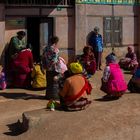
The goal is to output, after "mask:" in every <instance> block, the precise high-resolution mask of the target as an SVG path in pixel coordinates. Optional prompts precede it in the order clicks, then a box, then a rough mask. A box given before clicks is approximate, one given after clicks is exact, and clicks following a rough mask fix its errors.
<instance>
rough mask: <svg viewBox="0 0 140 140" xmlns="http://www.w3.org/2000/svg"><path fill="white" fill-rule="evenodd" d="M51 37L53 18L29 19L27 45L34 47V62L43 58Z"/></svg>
mask: <svg viewBox="0 0 140 140" xmlns="http://www.w3.org/2000/svg"><path fill="white" fill-rule="evenodd" d="M51 36H53V18H43V17H42V18H40V17H29V18H27V43H28V44H30V45H31V47H32V52H33V57H34V61H36V60H37V59H38V58H39V57H40V56H41V54H42V51H43V49H44V47H45V46H46V45H48V41H49V38H50V37H51Z"/></svg>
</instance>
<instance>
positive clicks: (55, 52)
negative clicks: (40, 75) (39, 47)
mask: <svg viewBox="0 0 140 140" xmlns="http://www.w3.org/2000/svg"><path fill="white" fill-rule="evenodd" d="M42 59H43V66H44V68H46V69H47V71H56V72H58V73H61V66H60V62H59V49H58V48H57V46H53V45H52V46H47V47H46V48H45V50H44V52H43V58H42Z"/></svg>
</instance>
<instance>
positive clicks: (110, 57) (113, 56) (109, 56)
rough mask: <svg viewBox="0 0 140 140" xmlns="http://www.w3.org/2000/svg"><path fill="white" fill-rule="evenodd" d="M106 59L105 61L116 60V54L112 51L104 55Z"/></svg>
mask: <svg viewBox="0 0 140 140" xmlns="http://www.w3.org/2000/svg"><path fill="white" fill-rule="evenodd" d="M106 61H107V63H112V62H116V56H115V54H114V53H111V54H109V55H108V56H107V57H106Z"/></svg>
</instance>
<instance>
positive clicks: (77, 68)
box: [59, 63, 92, 111]
mask: <svg viewBox="0 0 140 140" xmlns="http://www.w3.org/2000/svg"><path fill="white" fill-rule="evenodd" d="M82 71H83V68H82V66H81V65H80V64H79V63H71V64H70V66H69V72H70V73H71V76H70V77H69V78H67V79H66V80H65V82H64V87H63V89H62V90H61V91H60V93H59V95H60V103H61V106H62V108H63V109H64V110H69V111H76V110H82V109H85V108H86V107H87V105H89V104H90V103H91V101H89V100H88V98H87V95H89V94H91V90H92V87H91V85H90V83H89V82H88V81H87V79H86V78H85V77H84V76H83V75H82Z"/></svg>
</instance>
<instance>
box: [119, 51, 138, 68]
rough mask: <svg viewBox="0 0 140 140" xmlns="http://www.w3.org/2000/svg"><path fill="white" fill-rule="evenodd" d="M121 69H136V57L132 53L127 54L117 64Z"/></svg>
mask: <svg viewBox="0 0 140 140" xmlns="http://www.w3.org/2000/svg"><path fill="white" fill-rule="evenodd" d="M119 65H120V67H121V68H123V69H126V70H133V69H136V67H137V65H138V61H137V56H136V54H135V53H134V52H132V53H127V54H126V56H125V58H122V59H121V60H120V62H119Z"/></svg>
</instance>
